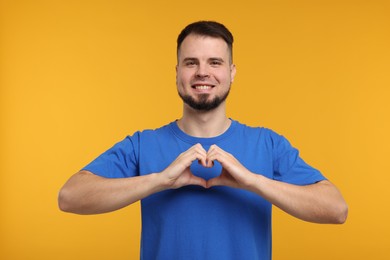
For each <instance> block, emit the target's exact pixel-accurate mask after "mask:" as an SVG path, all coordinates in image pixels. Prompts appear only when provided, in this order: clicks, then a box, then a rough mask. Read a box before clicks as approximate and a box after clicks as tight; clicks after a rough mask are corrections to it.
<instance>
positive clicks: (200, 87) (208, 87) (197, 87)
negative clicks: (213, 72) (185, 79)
mask: <svg viewBox="0 0 390 260" xmlns="http://www.w3.org/2000/svg"><path fill="white" fill-rule="evenodd" d="M195 88H196V89H210V88H211V87H210V86H195Z"/></svg>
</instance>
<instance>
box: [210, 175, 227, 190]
mask: <svg viewBox="0 0 390 260" xmlns="http://www.w3.org/2000/svg"><path fill="white" fill-rule="evenodd" d="M222 185H223V183H222V179H221V178H220V177H219V176H218V177H215V178H212V179H210V180H208V181H207V188H211V187H214V186H222Z"/></svg>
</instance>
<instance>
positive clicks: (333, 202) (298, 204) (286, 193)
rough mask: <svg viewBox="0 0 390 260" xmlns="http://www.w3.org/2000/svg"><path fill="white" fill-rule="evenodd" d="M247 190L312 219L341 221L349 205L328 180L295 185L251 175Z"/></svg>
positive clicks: (297, 215) (299, 216)
mask: <svg viewBox="0 0 390 260" xmlns="http://www.w3.org/2000/svg"><path fill="white" fill-rule="evenodd" d="M253 178H254V180H253V182H252V185H251V186H250V188H249V189H250V190H252V191H253V192H255V193H257V194H259V195H260V196H262V197H263V198H265V199H266V200H268V201H269V202H271V203H272V204H273V205H275V206H277V207H278V208H280V209H282V210H283V211H285V212H287V213H289V214H291V215H293V216H295V217H297V218H299V219H302V220H305V221H309V222H315V223H334V224H341V223H344V222H345V220H346V218H347V214H348V207H347V204H346V203H345V201H344V199H343V197H342V195H341V194H340V192H339V191H338V189H337V188H336V187H335V186H334V185H333V184H331V183H330V182H328V181H321V182H319V183H316V184H311V185H306V186H298V185H292V184H288V183H284V182H279V181H275V180H271V179H268V178H266V177H264V176H262V175H254V176H253Z"/></svg>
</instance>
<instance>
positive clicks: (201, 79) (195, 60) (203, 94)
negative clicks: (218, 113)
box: [176, 34, 236, 111]
mask: <svg viewBox="0 0 390 260" xmlns="http://www.w3.org/2000/svg"><path fill="white" fill-rule="evenodd" d="M230 59H231V57H230V52H229V48H228V45H227V43H226V42H225V41H224V40H223V39H221V38H213V37H208V36H200V35H193V34H190V35H188V36H187V37H186V38H185V39H184V41H183V42H182V44H181V46H180V49H179V52H178V64H177V67H176V85H177V90H178V93H179V96H180V97H181V98H182V99H183V101H184V103H185V104H187V105H188V106H190V107H191V108H193V109H196V110H202V111H210V110H213V109H215V108H217V107H219V105H220V104H222V103H224V101H225V99H226V97H227V96H228V94H229V90H230V85H231V83H232V82H233V79H234V76H235V73H236V68H235V66H234V65H233V64H231V62H230Z"/></svg>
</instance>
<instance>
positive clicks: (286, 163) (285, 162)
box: [273, 133, 326, 185]
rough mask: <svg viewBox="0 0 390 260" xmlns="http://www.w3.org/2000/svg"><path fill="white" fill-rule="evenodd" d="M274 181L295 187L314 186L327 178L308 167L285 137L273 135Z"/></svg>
mask: <svg viewBox="0 0 390 260" xmlns="http://www.w3.org/2000/svg"><path fill="white" fill-rule="evenodd" d="M273 139H274V140H273V143H274V157H273V158H274V179H275V180H278V181H283V182H287V183H290V184H295V185H308V184H313V183H316V182H319V181H322V180H326V178H325V177H324V176H323V175H322V174H321V172H320V171H319V170H317V169H315V168H313V167H312V166H310V165H308V164H307V163H306V162H305V161H304V160H303V159H302V158H301V157H300V156H299V151H298V150H297V149H296V148H294V147H293V146H291V144H290V142H289V141H288V140H287V139H286V138H285V137H283V136H281V135H278V134H275V133H274V135H273Z"/></svg>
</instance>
